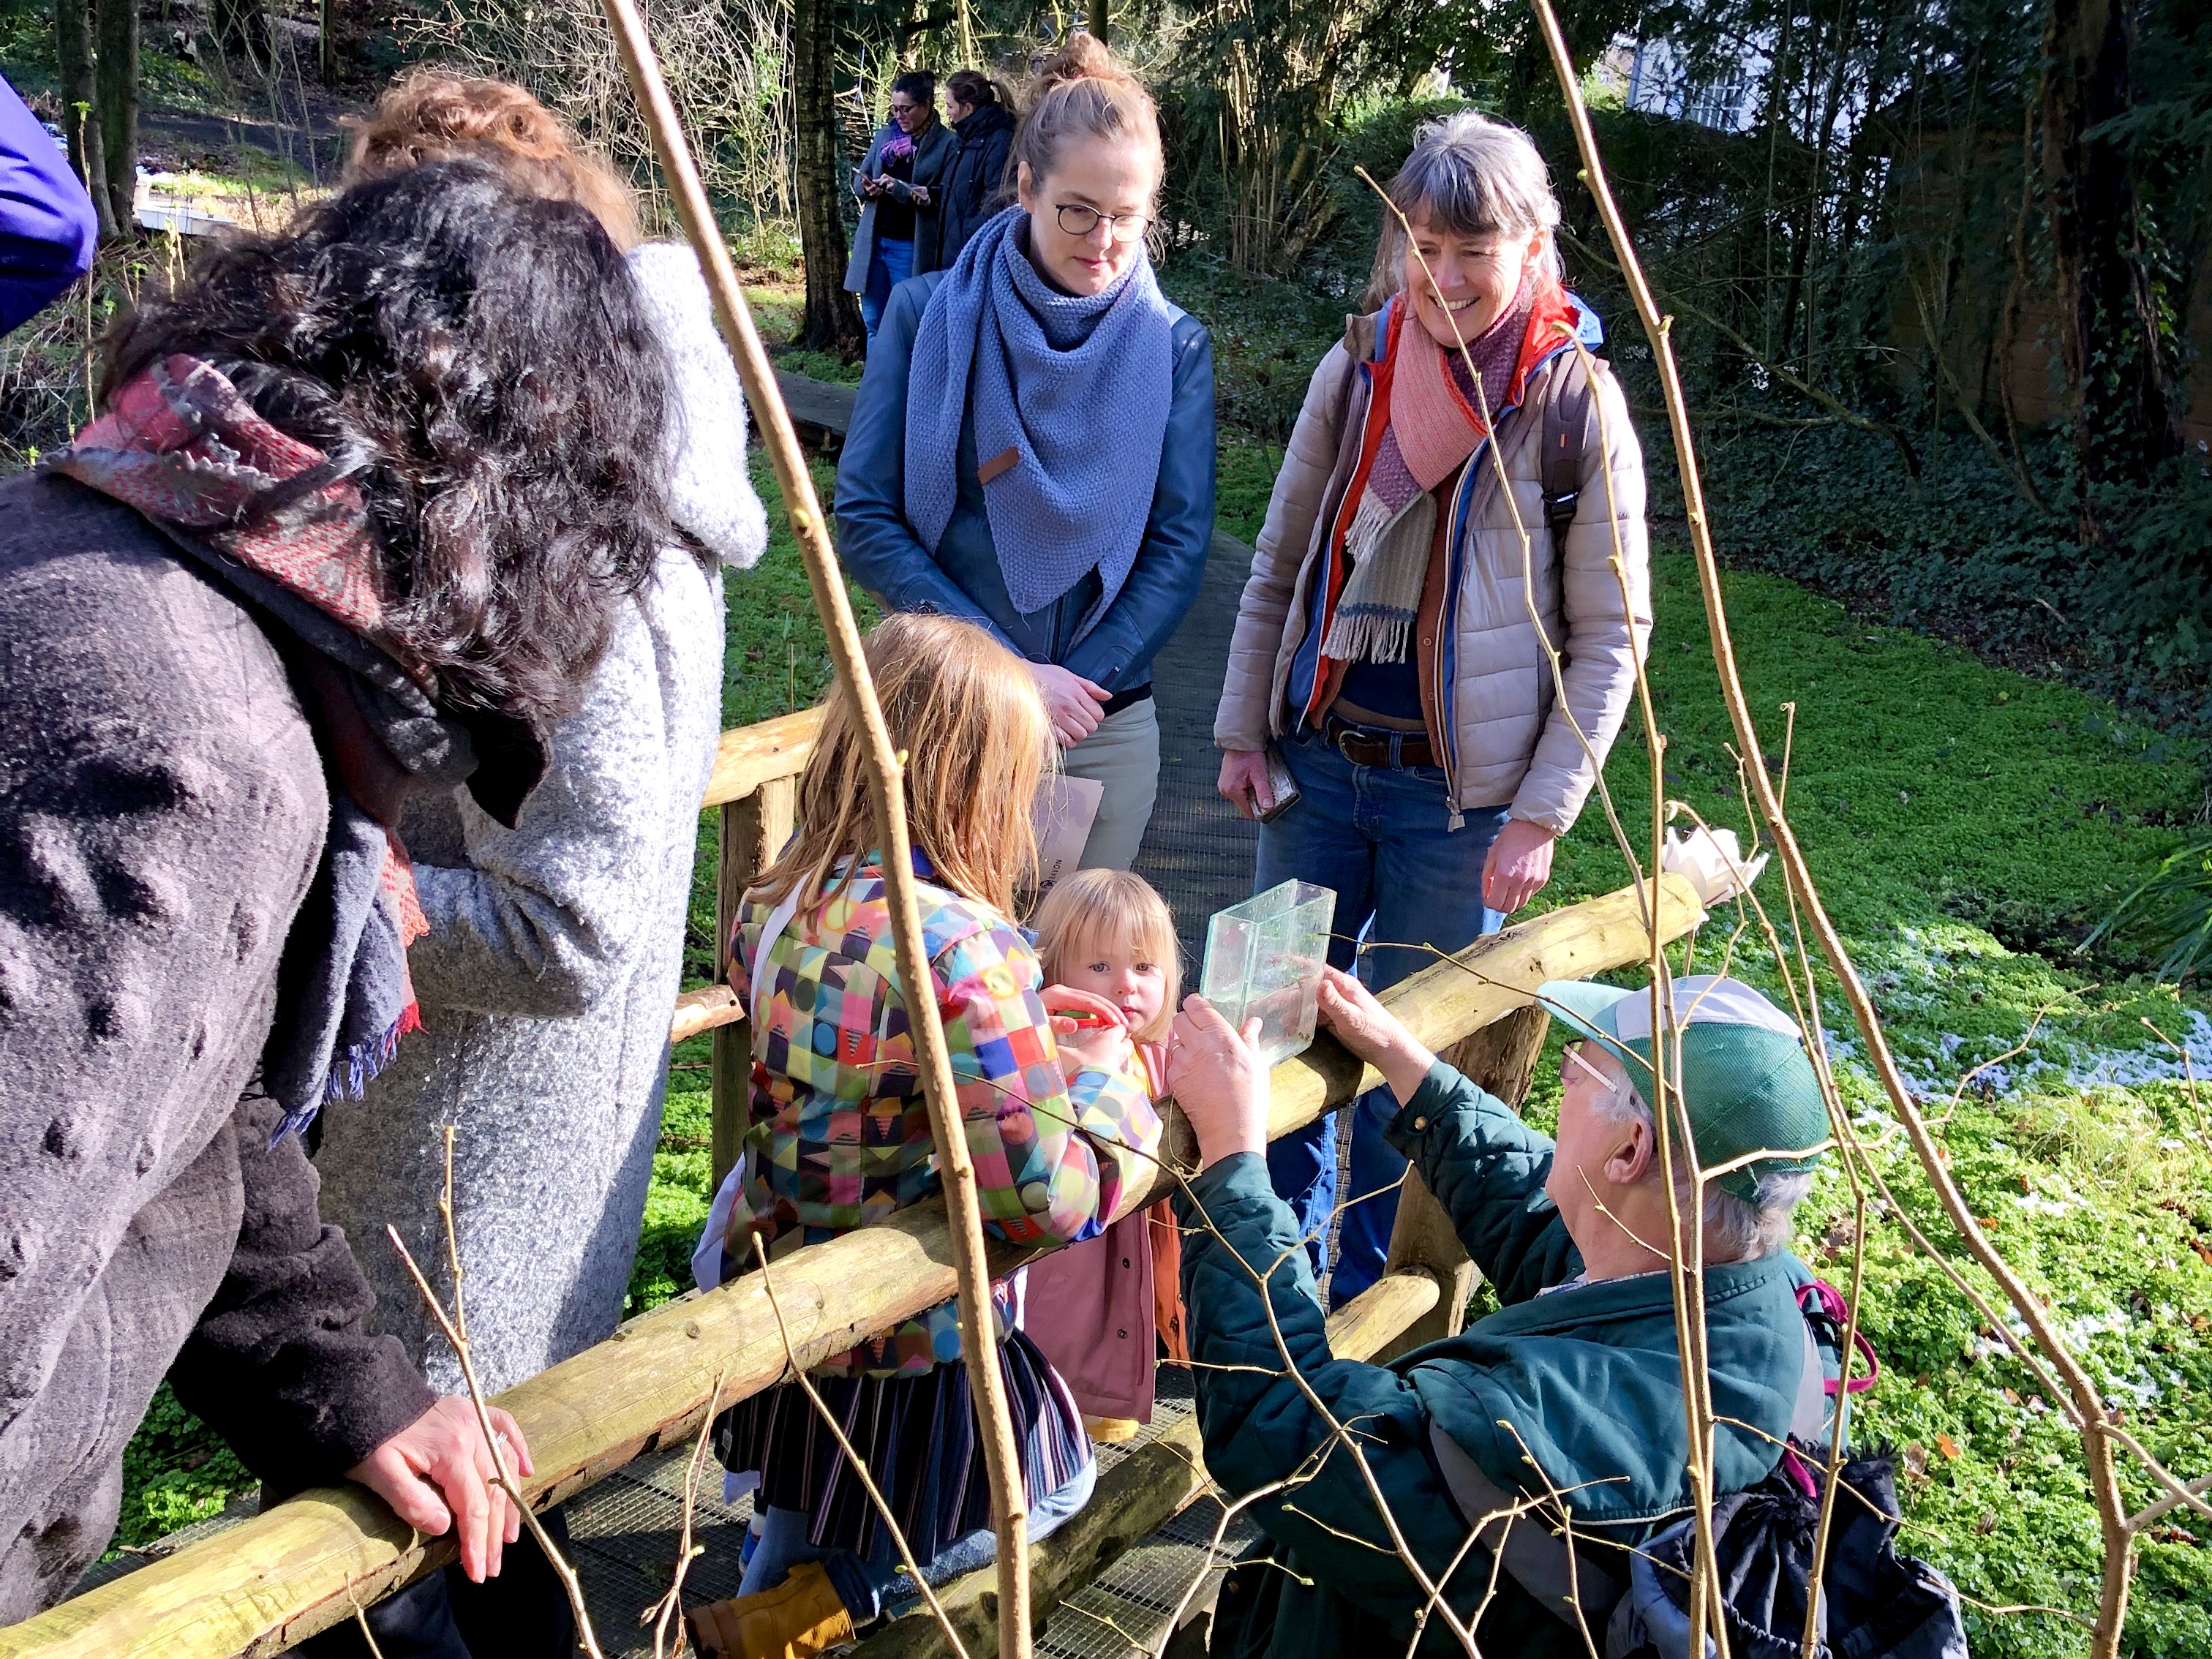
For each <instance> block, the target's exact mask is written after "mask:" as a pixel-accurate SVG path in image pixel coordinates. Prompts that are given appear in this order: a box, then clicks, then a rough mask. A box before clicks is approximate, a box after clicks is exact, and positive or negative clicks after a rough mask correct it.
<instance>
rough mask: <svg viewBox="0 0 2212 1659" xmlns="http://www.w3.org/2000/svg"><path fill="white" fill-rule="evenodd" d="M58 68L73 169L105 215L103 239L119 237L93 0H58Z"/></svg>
mask: <svg viewBox="0 0 2212 1659" xmlns="http://www.w3.org/2000/svg"><path fill="white" fill-rule="evenodd" d="M54 67H55V68H56V69H57V70H58V71H59V72H60V76H61V83H62V129H63V131H65V132H66V133H67V134H68V135H69V159H70V169H71V170H72V171H73V172H75V173H76V176H77V178H78V179H80V180H82V183H83V185H84V188H85V193H86V194H87V195H88V196H90V197H92V206H93V210H94V212H95V213H97V214H98V215H99V216H100V240H101V241H103V242H104V241H106V240H108V239H109V238H110V237H112V236H113V235H114V234H115V215H114V214H113V212H112V211H111V210H110V209H109V207H108V204H107V167H106V162H105V161H103V160H102V158H103V157H104V156H105V155H106V153H107V152H106V146H104V145H103V144H101V143H100V115H99V112H98V108H97V100H96V99H95V98H94V94H93V84H92V7H91V3H90V0H54Z"/></svg>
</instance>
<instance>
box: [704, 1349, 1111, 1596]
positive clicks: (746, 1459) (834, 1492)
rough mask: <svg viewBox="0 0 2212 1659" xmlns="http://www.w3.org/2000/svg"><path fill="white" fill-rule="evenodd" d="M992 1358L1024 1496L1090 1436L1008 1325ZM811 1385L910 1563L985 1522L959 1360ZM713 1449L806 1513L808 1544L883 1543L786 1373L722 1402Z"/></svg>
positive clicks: (848, 1473) (985, 1495) (1077, 1453)
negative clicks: (911, 1372)
mask: <svg viewBox="0 0 2212 1659" xmlns="http://www.w3.org/2000/svg"><path fill="white" fill-rule="evenodd" d="M999 1364H1000V1375H1001V1376H1003V1377H1004V1378H1005V1379H1006V1397H1007V1404H1008V1406H1009V1407H1011V1408H1012V1414H1013V1424H1014V1444H1015V1446H1016V1447H1017V1448H1018V1450H1019V1453H1020V1456H1021V1465H1022V1474H1023V1484H1024V1486H1025V1487H1026V1489H1027V1492H1028V1496H1029V1502H1030V1504H1031V1505H1032V1506H1034V1505H1036V1504H1038V1503H1041V1502H1042V1500H1043V1499H1044V1498H1047V1497H1048V1496H1049V1495H1050V1494H1051V1493H1053V1492H1057V1491H1059V1490H1060V1487H1062V1486H1066V1484H1067V1482H1068V1481H1069V1480H1073V1478H1074V1477H1075V1475H1076V1474H1077V1473H1078V1472H1079V1470H1080V1469H1081V1468H1083V1467H1084V1465H1085V1464H1086V1463H1088V1462H1090V1461H1091V1457H1092V1455H1093V1454H1092V1451H1091V1437H1090V1436H1088V1435H1087V1434H1085V1432H1084V1430H1083V1415H1082V1413H1080V1412H1079V1411H1078V1410H1077V1409H1076V1406H1075V1402H1074V1401H1073V1400H1072V1399H1071V1398H1070V1397H1069V1396H1068V1392H1067V1385H1066V1383H1062V1382H1061V1381H1060V1376H1059V1374H1058V1373H1057V1372H1055V1371H1054V1370H1053V1368H1052V1365H1051V1363H1050V1362H1049V1361H1048V1360H1047V1359H1046V1358H1045V1357H1044V1356H1043V1355H1042V1353H1040V1352H1037V1349H1036V1344H1034V1343H1032V1342H1031V1341H1030V1340H1029V1338H1028V1337H1026V1336H1025V1335H1024V1334H1022V1333H1021V1332H1019V1331H1016V1332H1014V1333H1012V1334H1011V1335H1009V1336H1008V1337H1007V1338H1006V1340H1005V1341H1004V1342H1003V1343H1001V1344H1000V1347H999ZM814 1386H815V1389H816V1390H817V1392H818V1393H819V1394H820V1395H822V1401H823V1404H824V1405H825V1406H827V1407H829V1411H830V1413H831V1414H832V1415H834V1416H835V1417H836V1419H837V1426H838V1427H839V1428H840V1429H842V1430H843V1431H844V1434H845V1437H846V1439H847V1440H848V1441H850V1442H851V1443H852V1445H853V1449H854V1451H856V1452H858V1453H859V1454H860V1456H861V1458H862V1459H863V1460H864V1461H865V1462H866V1464H867V1466H868V1473H869V1474H872V1476H874V1477H875V1481H876V1484H877V1486H878V1487H880V1488H881V1489H882V1491H883V1494H884V1498H885V1500H886V1501H887V1502H888V1503H889V1504H890V1510H891V1513H892V1514H893V1515H894V1516H896V1517H897V1519H898V1523H899V1528H900V1530H901V1531H902V1532H904V1533H905V1534H906V1537H907V1542H908V1546H909V1547H912V1549H913V1550H914V1552H915V1557H916V1559H917V1563H918V1565H921V1566H923V1567H925V1568H927V1566H928V1565H929V1563H930V1562H931V1561H932V1560H933V1559H935V1558H936V1557H937V1556H938V1555H939V1553H942V1552H943V1551H944V1550H945V1549H946V1548H948V1547H950V1546H951V1544H952V1543H953V1541H955V1540H957V1539H960V1538H963V1537H965V1536H966V1535H967V1534H969V1533H971V1532H974V1531H975V1530H977V1529H978V1528H983V1527H987V1526H989V1525H990V1524H991V1488H990V1481H989V1480H988V1478H987V1474H986V1472H985V1468H984V1463H983V1448H982V1443H981V1441H980V1440H979V1439H978V1438H977V1437H976V1432H975V1407H974V1406H973V1405H972V1404H971V1403H970V1395H969V1389H968V1370H967V1367H966V1366H964V1365H963V1364H960V1363H959V1362H958V1361H957V1360H956V1361H954V1362H953V1363H951V1364H945V1365H939V1366H938V1367H937V1368H936V1369H935V1370H930V1371H926V1372H923V1373H922V1374H921V1375H920V1376H859V1377H818V1378H816V1379H815V1381H814ZM714 1451H715V1455H717V1456H719V1457H720V1459H721V1462H722V1467H723V1468H726V1469H728V1470H729V1471H730V1472H731V1473H732V1474H749V1473H752V1472H754V1471H757V1472H758V1473H759V1474H760V1478H761V1484H760V1491H759V1492H758V1494H757V1496H756V1497H755V1498H754V1502H755V1503H756V1504H759V1505H761V1506H763V1507H764V1508H769V1509H781V1510H800V1511H802V1512H803V1513H804V1514H805V1516H807V1518H808V1528H807V1538H808V1541H810V1542H811V1543H812V1544H814V1545H815V1546H816V1547H818V1548H823V1549H848V1550H854V1551H856V1552H858V1553H860V1554H861V1555H863V1556H879V1555H888V1554H889V1553H890V1550H891V1544H890V1535H889V1534H888V1533H886V1532H885V1531H884V1527H883V1517H882V1516H881V1515H880V1514H879V1513H878V1510H877V1509H876V1506H875V1504H874V1501H873V1500H872V1499H871V1498H869V1496H868V1490H867V1487H866V1486H865V1485H863V1484H862V1483H861V1480H860V1476H859V1475H858V1474H856V1473H855V1472H854V1468H853V1466H852V1463H851V1462H850V1460H848V1458H847V1457H846V1455H845V1454H844V1452H843V1450H842V1449H841V1448H840V1447H839V1446H838V1444H837V1439H836V1436H835V1435H833V1434H831V1433H830V1432H829V1429H828V1427H827V1426H826V1425H824V1424H823V1421H822V1418H821V1414H820V1413H818V1412H817V1411H816V1410H815V1408H814V1407H813V1404H812V1403H811V1401H808V1399H807V1398H806V1395H805V1391H804V1390H803V1389H800V1388H799V1386H798V1385H797V1384H796V1383H783V1384H781V1385H780V1386H778V1387H776V1388H773V1389H769V1390H768V1391H767V1392H765V1393H763V1394H757V1395H753V1396H752V1397H751V1398H750V1399H749V1400H744V1401H739V1402H738V1404H737V1405H735V1406H732V1407H730V1409H729V1410H728V1411H726V1412H724V1413H722V1415H721V1416H720V1418H718V1419H716V1420H715V1423H714Z"/></svg>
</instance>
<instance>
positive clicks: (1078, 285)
mask: <svg viewBox="0 0 2212 1659" xmlns="http://www.w3.org/2000/svg"><path fill="white" fill-rule="evenodd" d="M1013 161H1014V164H1015V178H1016V197H1017V203H1016V205H1015V206H1012V207H1010V208H1008V209H1007V210H1006V211H1005V212H1003V213H1001V214H1000V215H999V216H997V217H996V218H994V219H992V220H990V221H988V222H986V223H985V224H984V225H983V226H982V227H981V228H980V229H978V230H977V231H976V232H975V235H974V236H973V237H972V238H971V239H970V240H969V242H968V244H967V246H965V247H964V248H963V249H962V250H961V253H960V257H959V258H958V259H957V261H956V262H955V264H953V266H952V268H951V270H947V271H942V272H933V273H930V274H928V275H927V276H916V277H914V278H913V279H911V280H910V281H908V282H906V283H901V284H900V285H899V286H898V287H897V288H896V289H894V290H893V291H892V294H891V298H890V304H889V305H888V306H887V307H885V309H884V319H883V325H882V327H881V329H880V330H879V331H878V333H877V335H876V337H875V341H874V343H873V344H872V346H871V347H870V349H869V353H868V366H867V372H866V375H865V377H864V378H863V379H862V380H861V382H860V396H859V398H858V401H857V402H856V404H855V405H854V410H853V421H852V426H851V428H850V430H849V431H848V433H847V435H846V440H845V449H844V454H843V458H842V460H841V461H840V463H839V465H838V469H837V498H836V500H837V531H838V545H839V549H840V551H841V553H842V556H843V558H844V560H845V562H846V565H847V567H848V568H849V569H850V570H851V571H852V573H853V574H854V576H855V577H857V578H858V579H859V580H860V583H861V584H862V586H865V587H866V588H867V589H868V590H869V591H870V592H872V593H873V594H875V595H876V596H877V598H878V599H880V600H881V601H882V602H883V604H884V606H885V607H886V608H887V609H890V610H894V611H939V612H943V613H945V614H947V615H950V616H955V617H965V618H967V619H968V620H969V621H972V622H975V623H980V624H981V625H982V626H983V627H985V628H987V629H990V630H991V632H992V633H993V634H994V635H996V636H997V637H998V638H999V639H1000V640H1001V641H1004V642H1005V643H1006V645H1007V646H1009V647H1012V650H1013V651H1014V652H1015V653H1017V654H1018V655H1019V656H1021V657H1022V658H1023V659H1024V660H1025V661H1026V662H1028V664H1029V665H1030V672H1031V673H1032V674H1033V675H1034V676H1036V681H1037V686H1038V690H1040V691H1041V692H1042V695H1043V697H1044V701H1045V708H1046V710H1047V712H1048V714H1050V715H1051V717H1052V724H1053V729H1054V734H1055V735H1056V736H1057V737H1058V738H1059V740H1060V745H1061V748H1062V750H1063V751H1064V753H1063V766H1064V769H1065V770H1066V772H1067V773H1068V774H1069V775H1071V776H1074V777H1081V778H1090V779H1094V780H1096V781H1098V782H1099V783H1100V784H1102V785H1103V787H1104V794H1103V799H1102V800H1101V802H1100V805H1099V808H1098V814H1097V818H1096V819H1095V820H1094V821H1093V823H1092V825H1091V837H1090V841H1089V842H1088V844H1087V845H1086V846H1085V848H1084V852H1083V856H1082V863H1083V864H1084V865H1085V866H1105V867H1109V868H1113V869H1127V868H1128V867H1129V866H1130V865H1131V864H1133V862H1134V861H1135V860H1136V856H1137V849H1138V847H1139V844H1140V843H1141V842H1143V840H1144V836H1145V826H1146V823H1148V822H1149V821H1150V819H1151V817H1152V801H1153V798H1154V796H1155V794H1156V793H1157V792H1158V782H1159V725H1158V720H1157V719H1156V718H1155V715H1154V711H1153V708H1152V658H1153V656H1154V654H1155V653H1158V650H1159V649H1160V647H1162V646H1164V645H1165V644H1166V643H1167V641H1168V638H1169V636H1170V635H1172V634H1173V633H1174V632H1175V630H1176V625H1177V624H1178V623H1181V622H1182V618H1183V614H1184V613H1185V612H1186V611H1188V610H1189V609H1190V607H1191V605H1192V603H1193V602H1194V600H1195V599H1197V597H1198V590H1199V583H1200V579H1201V578H1202V577H1203V576H1204V574H1205V570H1206V544H1207V543H1208V541H1210V540H1211V539H1212V534H1213V348H1212V342H1211V341H1210V340H1209V339H1208V337H1207V336H1206V330H1205V329H1204V328H1203V327H1201V326H1200V325H1199V324H1198V323H1197V322H1196V321H1195V320H1194V319H1192V318H1190V317H1188V316H1186V315H1185V314H1184V313H1182V311H1180V310H1179V309H1177V308H1176V307H1175V306H1174V305H1172V304H1170V302H1169V301H1167V299H1166V298H1165V297H1164V295H1162V294H1161V293H1160V290H1159V285H1158V283H1157V282H1155V281H1154V280H1153V276H1152V261H1151V259H1150V258H1148V257H1147V255H1146V252H1145V245H1144V234H1145V231H1146V227H1147V226H1148V225H1149V224H1150V223H1151V222H1152V204H1153V200H1154V198H1155V197H1156V196H1157V195H1158V191H1159V186H1160V178H1161V172H1162V167H1163V162H1162V158H1161V151H1160V135H1159V121H1158V113H1157V112H1156V111H1155V110H1154V108H1153V106H1152V98H1151V96H1150V94H1147V93H1146V91H1145V89H1144V88H1143V86H1142V85H1141V84H1139V82H1137V81H1136V79H1135V78H1134V77H1133V76H1130V75H1128V74H1127V73H1126V72H1125V71H1123V70H1121V69H1119V68H1117V67H1116V66H1115V64H1114V62H1113V59H1112V57H1111V55H1110V54H1109V52H1107V50H1106V48H1105V47H1104V46H1102V45H1101V44H1099V42H1098V41H1097V40H1094V39H1093V38H1092V37H1091V36H1090V35H1087V34H1080V33H1079V34H1073V35H1071V36H1070V37H1069V38H1068V40H1067V42H1066V45H1064V46H1062V47H1061V48H1060V51H1059V52H1057V53H1056V54H1055V55H1054V57H1053V58H1050V59H1049V60H1048V61H1047V63H1046V64H1045V65H1044V67H1043V69H1042V70H1041V71H1040V72H1039V74H1038V76H1037V79H1036V82H1034V83H1033V84H1032V86H1031V88H1030V98H1029V106H1028V113H1027V114H1025V115H1024V117H1023V118H1022V122H1021V125H1020V127H1019V128H1018V130H1017V131H1016V132H1015V134H1014V142H1013Z"/></svg>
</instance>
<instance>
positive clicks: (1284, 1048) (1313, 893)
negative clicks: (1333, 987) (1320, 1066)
mask: <svg viewBox="0 0 2212 1659" xmlns="http://www.w3.org/2000/svg"><path fill="white" fill-rule="evenodd" d="M1335 917H1336V893H1335V890H1334V889H1332V888H1328V887H1316V886H1315V885H1314V884H1312V883H1311V882H1309V881H1286V882H1285V883H1283V884H1282V885H1280V886H1279V887H1270V888H1269V889H1268V890H1267V891H1266V892H1264V893H1261V894H1259V895H1258V896H1255V897H1253V898H1249V899H1246V900H1245V901H1244V902H1243V903H1242V904H1232V905H1231V906H1230V907H1229V908H1227V909H1225V910H1217V911H1216V912H1214V914H1213V918H1212V921H1208V922H1207V923H1206V962H1205V965H1204V966H1203V967H1202V968H1201V969H1200V970H1199V994H1200V996H1202V997H1204V998H1205V999H1206V1000H1207V1001H1208V1002H1210V1003H1212V1005H1213V1006H1215V1007H1217V1008H1218V1009H1219V1010H1220V1011H1221V1012H1222V1015H1223V1017H1224V1018H1226V1019H1227V1020H1228V1021H1229V1023H1230V1024H1232V1025H1235V1026H1237V1028H1238V1029H1239V1030H1242V1029H1243V1024H1244V1022H1245V1021H1246V1020H1248V1019H1257V1020H1258V1021H1259V1022H1260V1054H1261V1059H1262V1060H1264V1062H1265V1063H1266V1064H1267V1065H1269V1066H1273V1065H1274V1064H1276V1063H1277V1062H1278V1061H1279V1060H1288V1059H1289V1058H1290V1057H1291V1055H1292V1054H1303V1053H1304V1051H1305V1048H1306V1046H1307V1045H1308V1044H1309V1043H1310V1042H1312V1041H1313V1035H1314V1019H1315V1012H1316V1004H1317V1000H1318V998H1319V996H1320V993H1321V970H1322V965H1323V964H1324V963H1327V961H1328V929H1329V924H1330V923H1331V922H1332V921H1334V920H1335Z"/></svg>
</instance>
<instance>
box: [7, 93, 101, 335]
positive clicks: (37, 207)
mask: <svg viewBox="0 0 2212 1659" xmlns="http://www.w3.org/2000/svg"><path fill="white" fill-rule="evenodd" d="M99 233H100V223H99V221H98V220H96V219H95V218H94V216H93V211H92V198H91V197H88V196H87V195H86V194H85V193H84V186H83V185H81V184H79V183H78V182H77V177H76V174H75V173H71V172H70V166H69V160H68V158H67V157H66V156H64V155H63V154H62V152H61V150H60V149H58V147H57V146H56V145H55V143H54V141H53V138H52V136H51V135H50V134H48V132H47V131H46V128H44V127H43V126H41V125H39V118H38V117H37V116H35V115H33V114H32V113H31V112H30V111H29V110H28V109H27V108H25V107H24V106H23V100H21V99H20V98H18V97H17V96H16V95H15V88H13V87H11V86H9V84H8V83H7V82H5V81H0V334H5V333H7V332H9V331H10V330H12V329H14V328H15V326H16V325H18V324H21V323H23V322H26V321H27V320H29V319H30V318H32V317H33V316H34V315H35V314H37V313H38V312H39V310H40V307H43V306H45V305H46V302H47V301H49V300H52V298H53V297H54V296H55V295H58V294H59V293H60V292H61V291H62V290H63V289H65V288H67V287H68V286H69V285H70V283H74V282H75V281H76V279H77V278H78V277H80V276H83V275H84V273H85V272H86V271H88V270H91V269H92V245H93V240H94V238H95V237H96V236H97V235H98V234H99Z"/></svg>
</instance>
